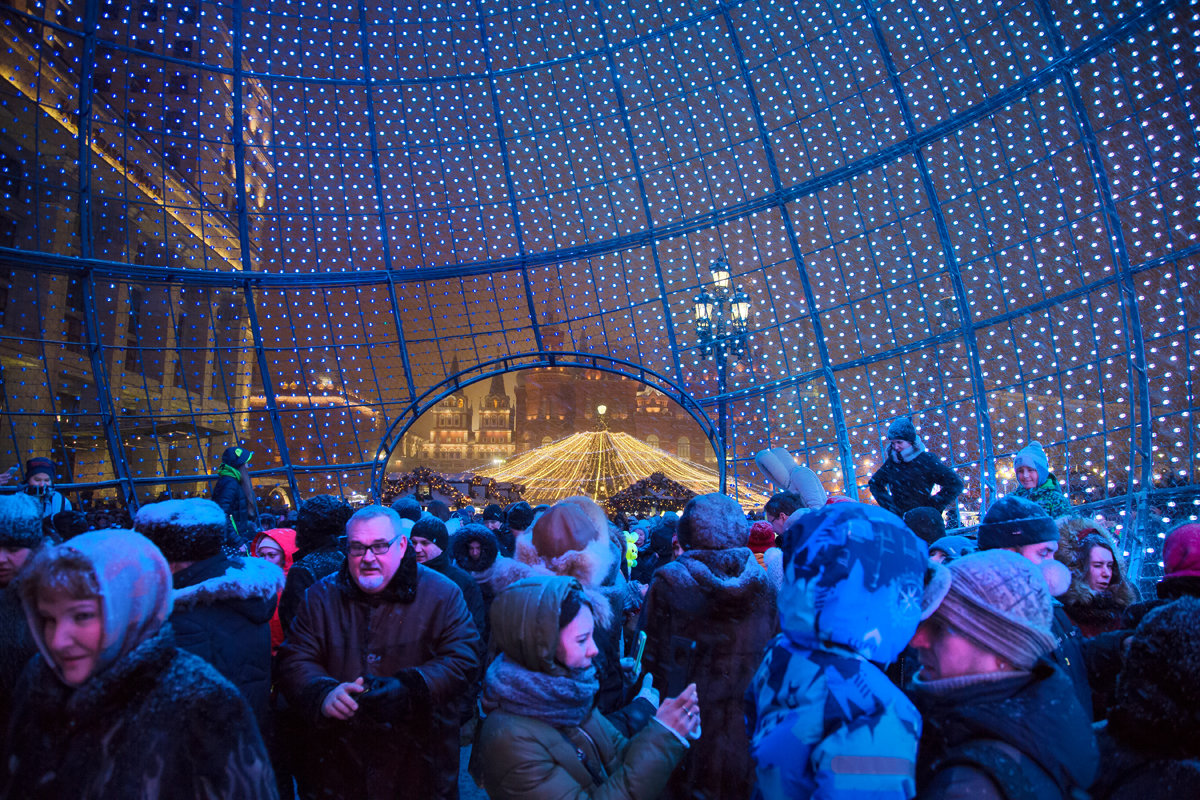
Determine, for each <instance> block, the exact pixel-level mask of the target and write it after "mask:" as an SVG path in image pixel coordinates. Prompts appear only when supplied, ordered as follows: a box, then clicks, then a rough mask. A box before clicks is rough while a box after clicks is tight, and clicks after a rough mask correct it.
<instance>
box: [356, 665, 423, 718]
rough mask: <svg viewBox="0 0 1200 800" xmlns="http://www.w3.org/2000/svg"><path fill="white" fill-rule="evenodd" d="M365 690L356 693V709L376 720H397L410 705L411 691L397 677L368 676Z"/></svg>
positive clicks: (403, 715)
mask: <svg viewBox="0 0 1200 800" xmlns="http://www.w3.org/2000/svg"><path fill="white" fill-rule="evenodd" d="M365 686H366V691H364V692H363V693H362V694H360V695H358V697H356V698H355V700H357V701H358V710H359V711H360V712H361V713H362V714H364V715H365V716H367V717H368V718H370V719H372V720H374V721H376V722H398V721H400V720H401V719H403V718H404V717H405V716H406V715H407V714H408V711H409V708H410V706H411V705H412V703H411V700H412V692H411V691H410V690H409V688H408V687H407V686H405V685H404V683H403V682H402V681H401V680H400V679H399V678H380V677H376V676H370V677H368V678H367V679H366V681H365Z"/></svg>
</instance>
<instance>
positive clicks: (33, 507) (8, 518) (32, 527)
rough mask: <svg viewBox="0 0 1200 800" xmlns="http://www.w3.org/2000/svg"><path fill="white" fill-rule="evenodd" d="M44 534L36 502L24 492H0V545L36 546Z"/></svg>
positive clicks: (12, 546)
mask: <svg viewBox="0 0 1200 800" xmlns="http://www.w3.org/2000/svg"><path fill="white" fill-rule="evenodd" d="M44 535H45V534H44V532H43V530H42V512H41V509H40V508H38V504H37V502H35V501H34V500H32V499H31V498H30V497H29V496H28V495H25V494H0V547H10V548H13V549H18V548H22V547H30V548H33V547H37V546H38V545H40V544H41V543H42V539H43V537H44Z"/></svg>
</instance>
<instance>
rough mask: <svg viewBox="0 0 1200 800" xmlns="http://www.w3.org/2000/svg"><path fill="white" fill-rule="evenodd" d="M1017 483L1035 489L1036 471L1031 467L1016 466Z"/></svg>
mask: <svg viewBox="0 0 1200 800" xmlns="http://www.w3.org/2000/svg"><path fill="white" fill-rule="evenodd" d="M1017 483H1019V484H1021V486H1023V487H1025V488H1026V489H1036V488H1037V485H1038V471H1037V470H1036V469H1034V468H1033V467H1026V466H1020V467H1017Z"/></svg>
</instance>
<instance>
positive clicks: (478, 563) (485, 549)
mask: <svg viewBox="0 0 1200 800" xmlns="http://www.w3.org/2000/svg"><path fill="white" fill-rule="evenodd" d="M471 542H478V543H479V545H480V547H481V555H480V557H479V558H477V559H473V558H471V557H470V555H468V550H467V548H468V546H469V545H470V544H471ZM498 555H500V542H499V541H498V540H497V539H496V534H494V533H492V531H491V530H490V529H489V528H488V527H487V526H485V525H476V524H473V523H472V524H470V525H463V526H462V527H461V528H459V529H458V530H457V531H456V532H455V534H454V535H453V536H452V537H450V557H451V558H453V559H454V563H455V564H457V565H458V566H460V567H462V568H463V569H465V570H466V571H467V572H483V571H484V570H486V569H488V568H489V567H491V566H492V565H493V564H495V563H496V556H498Z"/></svg>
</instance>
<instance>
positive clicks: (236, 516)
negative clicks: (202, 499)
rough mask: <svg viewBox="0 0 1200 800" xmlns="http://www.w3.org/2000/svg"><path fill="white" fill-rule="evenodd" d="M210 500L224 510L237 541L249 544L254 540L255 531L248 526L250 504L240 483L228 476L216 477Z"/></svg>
mask: <svg viewBox="0 0 1200 800" xmlns="http://www.w3.org/2000/svg"><path fill="white" fill-rule="evenodd" d="M211 498H212V501H213V502H214V503H216V504H217V505H219V506H220V507H221V508H222V509H224V511H225V515H226V516H227V517H228V518H229V521H230V523H232V526H233V528H234V533H235V534H236V537H237V539H238V541H240V542H243V543H249V542H250V540H252V539H253V538H254V533H255V529H254V526H252V525H251V524H250V504H249V503H247V502H246V492H245V491H244V490H243V489H242V484H241V482H240V481H238V480H236V479H234V478H232V477H230V476H229V475H218V476H217V481H216V483H214V484H213V488H212V495H211Z"/></svg>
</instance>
